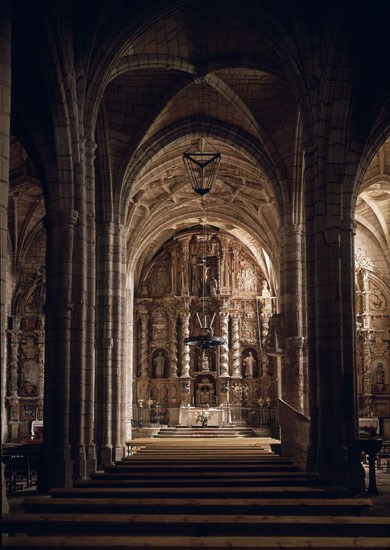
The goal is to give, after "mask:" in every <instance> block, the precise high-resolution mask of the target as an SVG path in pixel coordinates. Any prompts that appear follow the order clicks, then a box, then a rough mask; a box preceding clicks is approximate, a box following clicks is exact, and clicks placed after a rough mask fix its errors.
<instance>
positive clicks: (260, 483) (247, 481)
mask: <svg viewBox="0 0 390 550" xmlns="http://www.w3.org/2000/svg"><path fill="white" fill-rule="evenodd" d="M103 475H104V474H103ZM221 483H223V485H224V486H225V487H238V486H240V487H250V486H253V487H270V486H273V487H277V486H279V487H280V486H282V487H291V486H295V487H300V486H302V485H306V486H310V487H326V486H329V485H330V483H331V482H330V481H328V480H323V479H316V478H307V477H306V476H300V477H292V478H288V477H284V478H280V477H268V476H267V477H263V478H260V477H253V476H252V477H241V476H240V477H238V476H230V477H225V478H221V477H212V478H210V477H206V476H200V477H198V478H197V479H194V478H193V477H192V478H189V477H179V478H178V477H174V476H172V477H170V478H168V479H167V478H166V476H161V477H159V478H154V479H150V477H149V476H145V477H143V478H141V479H140V478H137V479H133V478H132V477H129V478H128V479H124V478H123V477H119V478H118V479H113V478H112V476H109V477H108V479H105V478H104V477H101V478H96V477H95V478H94V479H90V480H85V481H84V480H83V481H77V482H75V483H74V487H183V486H184V487H199V486H200V487H213V486H220V485H221Z"/></svg>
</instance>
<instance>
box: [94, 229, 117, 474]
mask: <svg viewBox="0 0 390 550" xmlns="http://www.w3.org/2000/svg"><path fill="white" fill-rule="evenodd" d="M114 232H115V224H113V223H111V222H107V223H101V224H98V226H97V257H98V266H99V271H98V280H97V310H98V315H97V319H98V325H97V357H96V416H97V418H96V422H97V425H98V426H99V430H98V432H97V433H96V441H97V443H98V447H99V451H100V463H101V465H109V464H111V462H112V393H111V392H112V371H113V368H114V365H113V357H112V355H113V345H114V342H113V332H112V330H113V288H114V272H113V255H114Z"/></svg>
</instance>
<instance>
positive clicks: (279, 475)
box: [91, 470, 326, 483]
mask: <svg viewBox="0 0 390 550" xmlns="http://www.w3.org/2000/svg"><path fill="white" fill-rule="evenodd" d="M270 477H272V478H273V479H278V480H280V481H281V482H282V483H283V482H284V480H290V479H292V480H294V479H307V480H314V481H317V480H321V478H320V477H319V475H318V474H317V473H315V472H302V471H300V470H298V471H293V472H289V471H287V472H273V473H271V474H270V473H269V472H267V471H262V472H248V471H245V470H242V471H241V472H239V473H238V474H237V472H231V471H229V470H227V471H222V472H221V471H217V472H207V471H206V472H205V471H202V472H191V474H190V475H189V474H188V473H187V472H182V471H177V472H174V471H173V472H170V473H169V474H167V473H166V472H162V473H161V472H156V471H153V472H150V471H149V472H146V473H139V472H138V473H137V476H136V477H134V472H132V471H130V472H128V471H125V472H120V471H113V472H98V473H96V474H93V475H92V477H91V479H92V480H93V479H97V480H99V479H107V480H110V479H111V480H113V481H114V480H117V479H124V480H133V481H137V480H140V481H141V482H142V481H143V480H150V481H151V482H153V481H154V480H156V481H160V480H167V481H175V480H183V479H188V480H194V481H199V479H200V480H203V479H205V480H207V479H211V480H212V479H216V480H221V481H224V480H229V479H230V480H232V479H233V480H234V479H242V480H245V479H253V480H258V481H265V480H267V479H268V478H270ZM324 481H326V480H324Z"/></svg>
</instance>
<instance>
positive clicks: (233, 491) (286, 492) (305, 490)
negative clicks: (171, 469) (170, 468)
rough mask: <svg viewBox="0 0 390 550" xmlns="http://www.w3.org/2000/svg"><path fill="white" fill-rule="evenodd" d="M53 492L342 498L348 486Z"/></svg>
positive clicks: (67, 493)
mask: <svg viewBox="0 0 390 550" xmlns="http://www.w3.org/2000/svg"><path fill="white" fill-rule="evenodd" d="M50 494H51V495H52V496H53V497H54V498H66V497H81V498H83V497H88V498H90V497H93V498H99V497H107V498H117V499H118V498H130V497H139V498H149V497H150V498H160V499H165V498H170V499H175V498H181V497H182V496H183V495H185V496H186V497H187V498H192V499H195V498H198V499H200V498H202V499H203V498H207V499H213V498H221V497H223V498H231V499H232V498H241V499H246V498H253V497H256V498H278V499H281V498H307V497H310V498H322V497H327V498H329V497H332V498H334V497H338V496H344V495H345V489H344V488H340V487H326V488H324V487H307V486H300V487H294V486H293V487H285V486H281V487H274V486H270V487H254V486H249V487H242V486H239V487H226V486H225V485H219V486H216V487H210V486H207V487H199V486H198V487H188V486H186V487H96V488H95V487H71V488H65V489H52V490H51V491H50Z"/></svg>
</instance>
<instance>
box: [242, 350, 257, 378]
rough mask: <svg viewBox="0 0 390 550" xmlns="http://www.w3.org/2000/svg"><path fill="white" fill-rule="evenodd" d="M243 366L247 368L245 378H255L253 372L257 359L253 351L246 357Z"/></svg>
mask: <svg viewBox="0 0 390 550" xmlns="http://www.w3.org/2000/svg"><path fill="white" fill-rule="evenodd" d="M243 365H244V367H245V377H246V378H253V372H254V367H255V365H256V359H255V358H254V357H253V353H252V352H251V351H249V352H248V355H247V356H246V357H245V359H244V361H243Z"/></svg>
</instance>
